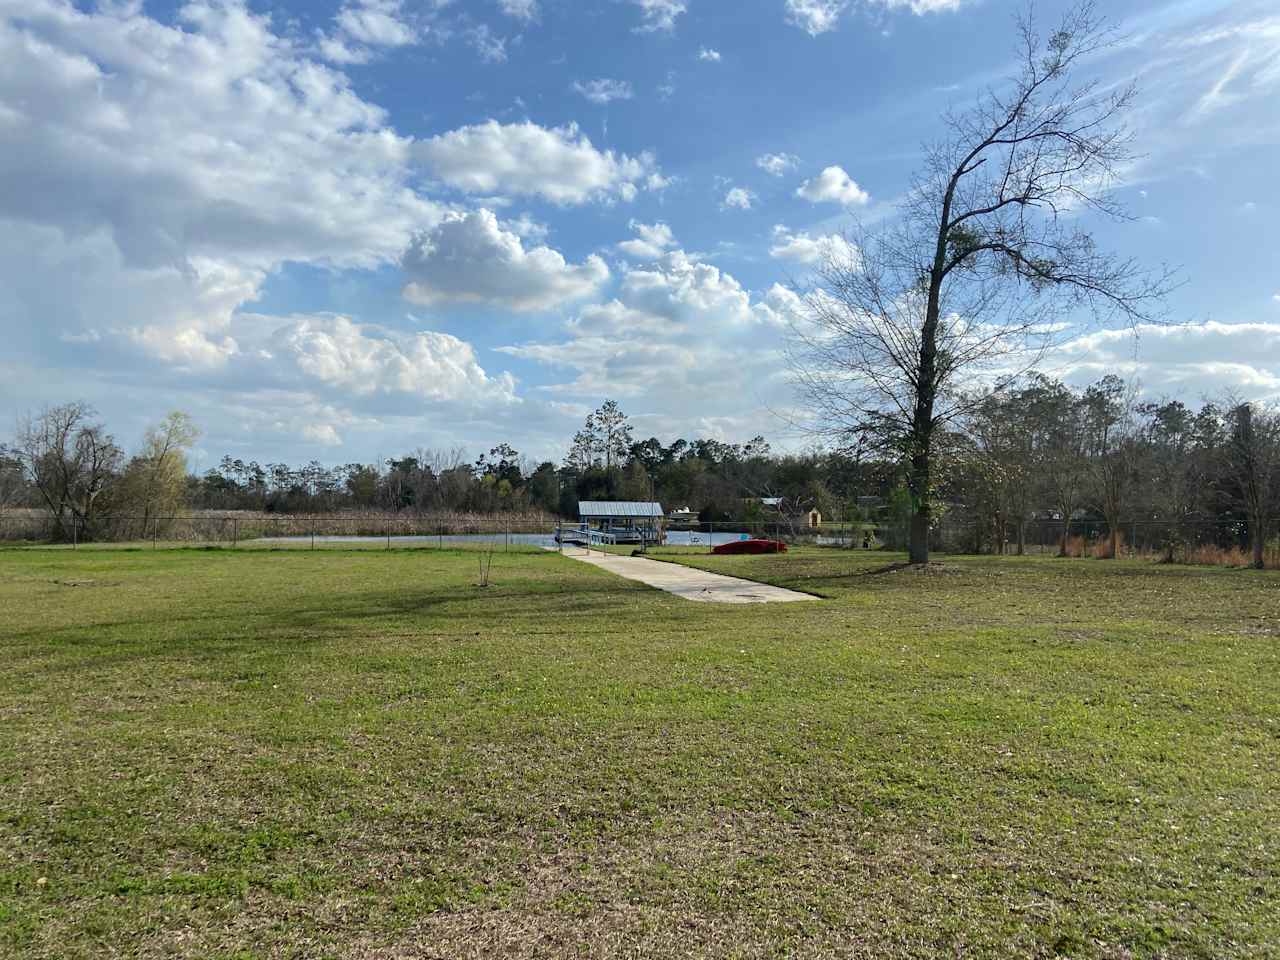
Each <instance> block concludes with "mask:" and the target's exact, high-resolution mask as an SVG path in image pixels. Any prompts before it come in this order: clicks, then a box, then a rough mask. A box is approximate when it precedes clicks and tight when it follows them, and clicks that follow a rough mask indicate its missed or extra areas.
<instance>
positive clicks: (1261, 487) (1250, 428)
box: [1226, 401, 1280, 570]
mask: <svg viewBox="0 0 1280 960" xmlns="http://www.w3.org/2000/svg"><path fill="white" fill-rule="evenodd" d="M1228 419H1229V423H1230V428H1231V434H1230V438H1229V440H1228V441H1227V445H1226V457H1227V464H1228V469H1229V471H1230V474H1231V479H1232V480H1233V481H1234V483H1235V486H1236V491H1237V492H1236V496H1237V498H1238V500H1239V503H1240V505H1241V506H1242V507H1243V508H1244V511H1245V515H1246V516H1247V517H1248V518H1249V545H1250V548H1251V549H1252V552H1253V557H1252V563H1253V566H1254V567H1255V568H1256V569H1258V570H1261V569H1262V567H1263V549H1264V547H1265V545H1266V539H1267V520H1268V519H1270V518H1269V517H1268V516H1267V514H1268V513H1269V512H1271V510H1272V509H1273V508H1274V506H1275V503H1276V501H1277V498H1278V496H1280V492H1278V491H1277V486H1280V412H1277V411H1274V410H1265V409H1263V408H1261V407H1259V406H1257V405H1256V404H1251V403H1240V402H1238V401H1237V402H1235V403H1234V404H1233V406H1232V408H1231V413H1230V415H1229V418H1228Z"/></svg>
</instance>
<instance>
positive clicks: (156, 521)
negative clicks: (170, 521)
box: [151, 517, 160, 550]
mask: <svg viewBox="0 0 1280 960" xmlns="http://www.w3.org/2000/svg"><path fill="white" fill-rule="evenodd" d="M159 545H160V518H159V517H153V518H152V519H151V549H152V550H155V549H156V548H157V547H159Z"/></svg>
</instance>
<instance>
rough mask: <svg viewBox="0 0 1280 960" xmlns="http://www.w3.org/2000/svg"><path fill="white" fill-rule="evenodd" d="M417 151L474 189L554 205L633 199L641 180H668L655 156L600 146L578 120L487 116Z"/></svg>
mask: <svg viewBox="0 0 1280 960" xmlns="http://www.w3.org/2000/svg"><path fill="white" fill-rule="evenodd" d="M416 151H417V156H418V157H420V158H421V160H422V161H423V162H424V164H425V165H426V166H427V167H428V169H429V170H430V171H431V172H432V173H433V174H434V175H435V176H436V177H438V178H439V179H440V180H442V181H443V182H444V183H446V184H448V185H449V186H450V187H453V188H454V189H456V190H461V191H463V192H464V193H471V194H499V195H502V194H508V195H520V196H532V195H536V196H540V197H542V198H543V199H545V200H550V201H551V202H552V203H556V204H580V203H586V202H588V201H590V200H600V199H615V198H621V199H623V200H630V199H632V198H633V197H635V195H636V192H637V190H638V189H640V187H642V186H643V187H647V188H648V189H660V188H661V186H665V181H664V180H663V178H662V177H661V175H660V173H659V171H658V169H657V164H656V162H655V161H654V158H653V156H652V155H651V154H648V153H642V154H640V156H638V157H631V156H627V155H625V154H615V153H614V152H613V151H612V150H607V151H603V152H602V151H600V150H597V149H596V148H595V147H593V146H592V145H591V141H590V140H589V139H588V138H587V136H586V135H585V134H583V133H581V132H580V131H579V130H578V127H577V126H576V125H575V124H570V125H569V126H566V127H553V128H550V129H548V128H546V127H540V126H538V125H537V124H536V123H529V122H525V123H509V124H501V123H498V122H497V121H496V120H489V121H487V122H486V123H480V124H475V125H473V126H469V127H460V128H459V129H457V130H452V131H450V132H449V133H444V134H440V135H438V136H435V137H432V138H430V139H429V140H424V141H421V142H419V143H418V144H417V145H416ZM655 177H656V178H657V179H656V180H655Z"/></svg>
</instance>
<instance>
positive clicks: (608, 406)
mask: <svg viewBox="0 0 1280 960" xmlns="http://www.w3.org/2000/svg"><path fill="white" fill-rule="evenodd" d="M591 418H594V421H595V428H596V431H597V435H598V436H599V438H600V448H601V450H602V451H603V453H604V468H605V469H606V470H608V469H610V468H612V467H615V466H620V465H621V464H622V462H623V461H624V460H625V459H626V457H627V451H628V450H629V449H630V448H631V444H632V439H631V427H630V425H629V424H628V423H627V415H626V414H625V413H623V412H622V410H621V408H619V406H618V403H617V401H616V400H606V401H605V402H604V403H603V404H601V405H600V408H599V409H598V410H596V412H595V413H593V414H592V415H591Z"/></svg>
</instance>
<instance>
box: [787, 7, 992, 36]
mask: <svg viewBox="0 0 1280 960" xmlns="http://www.w3.org/2000/svg"><path fill="white" fill-rule="evenodd" d="M967 2H968V0H862V5H863V6H867V7H871V6H880V7H884V8H886V9H888V10H897V9H902V8H905V9H908V10H910V11H911V12H912V13H914V14H915V15H916V16H924V15H925V14H928V13H941V12H944V11H948V10H959V9H960V7H961V6H963V5H964V4H965V3H967ZM851 6H852V2H851V0H785V6H784V9H785V11H786V18H787V23H790V24H791V25H793V26H796V27H799V28H800V29H801V30H803V31H804V32H805V33H807V34H809V36H811V37H816V36H818V35H819V34H822V33H827V32H829V31H831V30H834V29H836V27H837V26H838V25H839V23H840V18H841V17H842V16H844V14H845V12H846V11H847V10H848V9H849V8H850V7H851Z"/></svg>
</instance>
